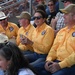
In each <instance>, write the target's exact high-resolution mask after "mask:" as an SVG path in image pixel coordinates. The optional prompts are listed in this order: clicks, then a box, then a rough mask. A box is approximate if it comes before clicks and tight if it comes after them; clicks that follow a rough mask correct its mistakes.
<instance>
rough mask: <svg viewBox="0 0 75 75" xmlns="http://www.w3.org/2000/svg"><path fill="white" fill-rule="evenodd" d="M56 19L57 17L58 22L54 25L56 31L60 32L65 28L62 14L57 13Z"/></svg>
mask: <svg viewBox="0 0 75 75" xmlns="http://www.w3.org/2000/svg"><path fill="white" fill-rule="evenodd" d="M56 17H58V21H57V24H56V30H60V29H61V28H63V27H64V26H65V24H64V14H62V13H60V12H58V13H57V15H56Z"/></svg>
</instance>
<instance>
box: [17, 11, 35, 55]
mask: <svg viewBox="0 0 75 75" xmlns="http://www.w3.org/2000/svg"><path fill="white" fill-rule="evenodd" d="M16 17H17V18H19V23H20V26H21V27H20V29H19V31H18V36H17V39H16V41H17V45H18V47H19V48H20V49H21V50H22V51H23V52H24V54H29V53H32V52H33V48H32V47H30V46H29V45H26V44H24V43H25V40H24V38H25V37H27V38H28V39H30V40H32V33H33V31H34V26H33V25H31V24H30V20H31V15H30V13H28V12H26V11H23V12H22V13H21V14H20V15H19V16H16Z"/></svg>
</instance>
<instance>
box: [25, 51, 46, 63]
mask: <svg viewBox="0 0 75 75" xmlns="http://www.w3.org/2000/svg"><path fill="white" fill-rule="evenodd" d="M46 56H47V54H37V53H35V52H34V53H32V54H28V55H26V57H27V58H28V60H29V62H30V63H32V62H34V61H36V60H37V59H40V58H42V59H44V60H45V59H46Z"/></svg>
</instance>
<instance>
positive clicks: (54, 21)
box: [51, 18, 58, 30]
mask: <svg viewBox="0 0 75 75" xmlns="http://www.w3.org/2000/svg"><path fill="white" fill-rule="evenodd" d="M57 20H58V19H57V18H55V19H54V18H52V20H51V27H52V28H53V29H54V30H55V28H56V23H57Z"/></svg>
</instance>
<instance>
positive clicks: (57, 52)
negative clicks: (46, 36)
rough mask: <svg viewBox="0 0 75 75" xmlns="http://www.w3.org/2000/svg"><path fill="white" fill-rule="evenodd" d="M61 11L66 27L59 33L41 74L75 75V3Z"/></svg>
mask: <svg viewBox="0 0 75 75" xmlns="http://www.w3.org/2000/svg"><path fill="white" fill-rule="evenodd" d="M61 11H62V12H63V13H64V18H65V24H66V27H65V28H63V29H61V30H60V31H59V32H58V33H57V35H56V38H55V40H54V43H53V46H52V47H51V49H50V52H49V54H48V56H47V58H46V63H45V70H43V71H41V74H40V75H75V4H70V5H68V6H67V7H65V8H64V9H61ZM43 73H44V74H43Z"/></svg>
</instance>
